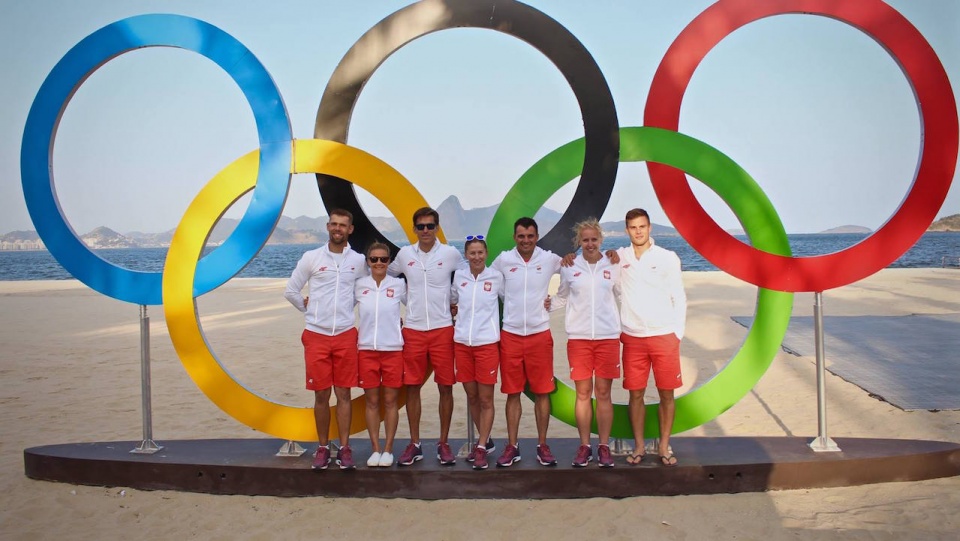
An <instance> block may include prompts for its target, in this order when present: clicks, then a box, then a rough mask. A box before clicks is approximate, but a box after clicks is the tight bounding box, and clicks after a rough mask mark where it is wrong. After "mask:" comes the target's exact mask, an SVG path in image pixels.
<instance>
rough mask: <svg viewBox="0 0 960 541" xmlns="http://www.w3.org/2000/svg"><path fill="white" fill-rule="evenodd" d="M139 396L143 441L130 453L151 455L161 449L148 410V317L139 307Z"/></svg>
mask: <svg viewBox="0 0 960 541" xmlns="http://www.w3.org/2000/svg"><path fill="white" fill-rule="evenodd" d="M140 395H141V399H142V409H143V441H141V442H140V445H138V446H137V447H136V448H135V449H133V450H132V451H130V452H131V453H137V454H145V455H152V454H153V453H156V452H157V451H159V450H160V449H163V447H161V446H159V445H157V444H156V443H155V442H154V441H153V416H152V412H151V409H150V316H148V315H147V307H146V305H143V304H141V305H140Z"/></svg>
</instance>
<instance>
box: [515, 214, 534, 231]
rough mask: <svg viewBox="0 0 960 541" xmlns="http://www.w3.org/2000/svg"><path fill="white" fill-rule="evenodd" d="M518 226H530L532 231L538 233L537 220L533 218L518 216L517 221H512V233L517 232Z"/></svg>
mask: <svg viewBox="0 0 960 541" xmlns="http://www.w3.org/2000/svg"><path fill="white" fill-rule="evenodd" d="M518 227H532V228H533V231H534V232H535V233H536V234H538V235H539V234H540V229H539V228H538V227H537V222H536V221H534V219H533V218H529V217H527V216H524V217H523V218H518V219H517V221H515V222H513V233H514V234H516V233H517V228H518Z"/></svg>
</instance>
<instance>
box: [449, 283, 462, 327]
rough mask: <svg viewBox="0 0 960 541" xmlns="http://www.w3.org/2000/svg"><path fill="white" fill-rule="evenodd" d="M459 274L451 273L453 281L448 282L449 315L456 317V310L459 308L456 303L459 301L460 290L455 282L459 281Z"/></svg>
mask: <svg viewBox="0 0 960 541" xmlns="http://www.w3.org/2000/svg"><path fill="white" fill-rule="evenodd" d="M459 278H460V274H459V273H454V274H453V282H451V283H450V316H451V317H454V318H455V317H457V312H458V311H459V308H458V307H457V304H458V303H459V302H460V290H459V288H458V287H457V282H459V281H460V280H459Z"/></svg>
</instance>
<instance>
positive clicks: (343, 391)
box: [327, 387, 350, 403]
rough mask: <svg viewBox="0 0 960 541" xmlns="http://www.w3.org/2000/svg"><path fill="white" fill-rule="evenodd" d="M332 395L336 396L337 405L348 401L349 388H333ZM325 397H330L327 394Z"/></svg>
mask: <svg viewBox="0 0 960 541" xmlns="http://www.w3.org/2000/svg"><path fill="white" fill-rule="evenodd" d="M333 393H334V394H335V395H337V403H341V402H349V401H350V387H334V388H333ZM327 397H328V398H329V397H330V394H329V393H327Z"/></svg>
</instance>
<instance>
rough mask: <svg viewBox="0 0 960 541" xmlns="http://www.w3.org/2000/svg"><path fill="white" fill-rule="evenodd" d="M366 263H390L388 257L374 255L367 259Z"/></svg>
mask: <svg viewBox="0 0 960 541" xmlns="http://www.w3.org/2000/svg"><path fill="white" fill-rule="evenodd" d="M367 261H369V262H371V263H389V262H390V256H376V255H374V256H370V257H368V258H367Z"/></svg>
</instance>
